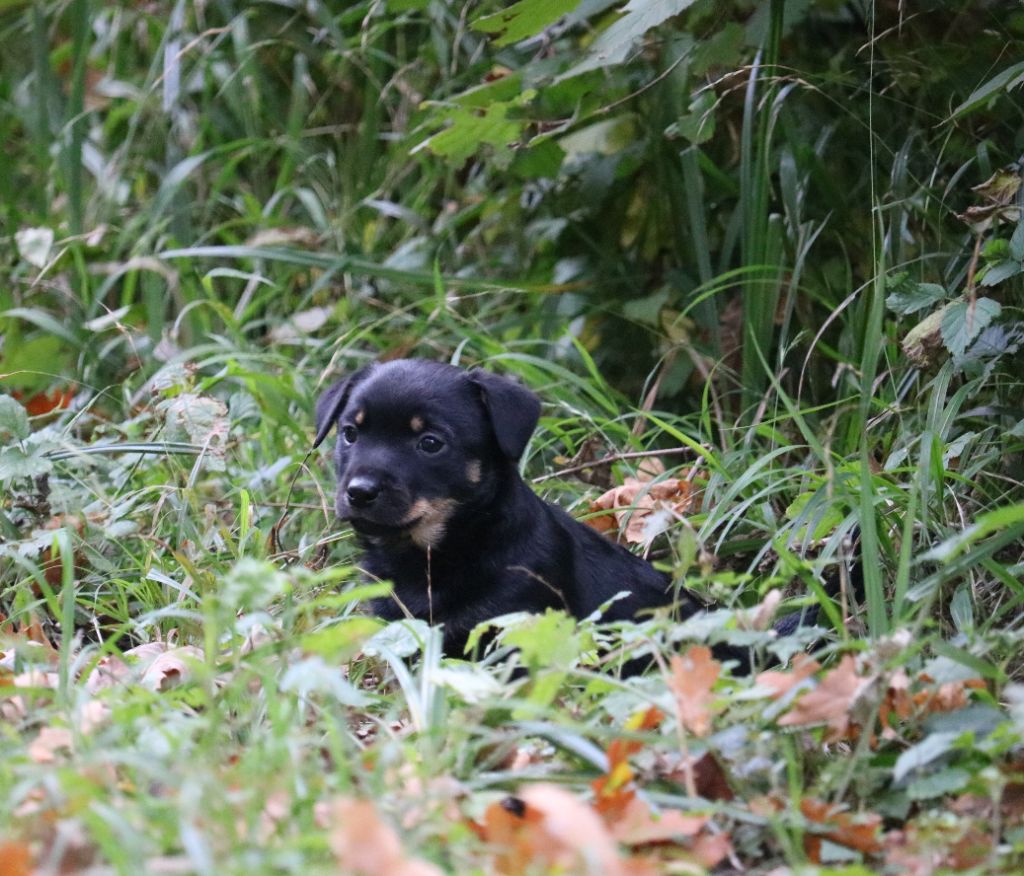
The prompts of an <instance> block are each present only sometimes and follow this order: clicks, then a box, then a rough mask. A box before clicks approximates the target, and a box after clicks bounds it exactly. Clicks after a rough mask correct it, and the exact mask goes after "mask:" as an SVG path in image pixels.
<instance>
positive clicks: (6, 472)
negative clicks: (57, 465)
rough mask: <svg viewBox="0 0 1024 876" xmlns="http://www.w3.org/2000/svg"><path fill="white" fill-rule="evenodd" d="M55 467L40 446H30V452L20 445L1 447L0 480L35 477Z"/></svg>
mask: <svg viewBox="0 0 1024 876" xmlns="http://www.w3.org/2000/svg"><path fill="white" fill-rule="evenodd" d="M52 468H53V463H52V462H50V460H49V459H47V458H46V457H45V456H44V455H43V454H42V453H41V452H40V450H39V448H38V447H32V448H29V450H28V452H26V451H24V450H22V449H21V448H20V447H4V448H3V449H0V481H10V480H14V479H16V478H35V477H39V475H44V474H46V473H47V472H49V471H50V470H51V469H52Z"/></svg>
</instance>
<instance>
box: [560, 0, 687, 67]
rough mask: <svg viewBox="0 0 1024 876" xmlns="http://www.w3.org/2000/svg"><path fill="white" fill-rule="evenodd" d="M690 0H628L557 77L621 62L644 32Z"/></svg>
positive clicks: (681, 9)
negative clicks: (582, 54)
mask: <svg viewBox="0 0 1024 876" xmlns="http://www.w3.org/2000/svg"><path fill="white" fill-rule="evenodd" d="M693 3H694V0H629V2H628V3H627V4H626V5H625V6H623V7H622V17H621V18H619V19H618V20H616V21H614V22H613V23H612V24H611V25H610V26H609V27H608V29H607V30H606V31H605V32H604V33H602V34H601V35H600V36H599V37H598V38H597V39H595V40H594V42H593V43H591V44H590V48H589V49H588V50H587V54H586V57H584V59H583V60H582V61H580V62H579V63H578V64H576V65H575V66H573V67H571V68H570V69H569V70H567V71H566V72H565V73H563V74H562V75H561V76H559V77H558V80H562V79H568V78H569V77H570V76H579V75H580V74H581V73H586V72H588V71H590V70H598V69H601V68H602V67H611V66H614V65H615V64H621V63H622V62H623V61H625V60H627V59H628V58H629V56H630V54H631V53H632V51H633V49H634V46H635V45H636V43H637V42H638V41H639V39H640V38H641V37H642V36H643V35H644V34H645V33H647V32H648V31H649V30H651V28H654V27H657V26H658V25H660V24H663V23H664V22H666V21H668V20H669V19H670V18H673V17H674V16H676V15H679V13H681V12H683V11H684V10H686V9H688V8H689V7H690V6H692V5H693ZM556 81H557V80H556Z"/></svg>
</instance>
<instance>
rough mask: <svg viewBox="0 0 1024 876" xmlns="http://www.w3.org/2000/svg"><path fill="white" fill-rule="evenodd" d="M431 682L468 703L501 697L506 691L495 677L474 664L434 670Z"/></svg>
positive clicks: (431, 673)
mask: <svg viewBox="0 0 1024 876" xmlns="http://www.w3.org/2000/svg"><path fill="white" fill-rule="evenodd" d="M430 680H431V681H433V682H434V683H436V684H441V685H444V686H445V687H447V688H448V689H449V690H453V691H455V693H457V694H458V695H459V696H460V697H461V698H462V699H463V700H465V701H466V702H467V703H478V702H481V701H482V700H488V699H493V698H495V697H500V696H501V694H502V692H503V690H504V688H503V687H502V685H501V683H500V682H499V681H498V680H497V679H496V678H495V677H494V676H493V675H491V674H490V673H489V672H487V671H486V670H484V669H480V668H479V667H477V666H476V665H474V664H466V665H461V666H454V665H449V666H443V667H439V668H436V669H432V670H431V672H430Z"/></svg>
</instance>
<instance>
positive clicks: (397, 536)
mask: <svg viewBox="0 0 1024 876" xmlns="http://www.w3.org/2000/svg"><path fill="white" fill-rule="evenodd" d="M457 507H458V503H457V502H456V501H455V500H454V499H449V498H442V499H417V500H416V501H415V502H413V503H412V505H411V506H410V507H409V508H408V509H407V510H406V511H405V512H404V513H402V514H401V515H398V519H397V520H396V519H395V517H394V516H392V515H390V514H388V515H380V514H374V515H372V516H370V515H368V514H359V513H356V512H354V511H353V510H352V509H351V508H348V507H339V508H338V517H339V518H340V519H342V520H345V521H347V522H348V523H349V524H350V525H351V526H352V528H353V529H354V530H355V531H356V534H357V535H359V536H362V537H364V538H366V539H369V540H370V541H373V542H375V543H385V542H389V541H411V542H412V543H413V544H414V545H416V547H418V548H421V549H422V550H426V549H427V548H435V547H437V546H438V545H439V544H440V543H441V542H442V541H443V540H444V537H445V533H446V532H447V530H448V521H449V520H450V519H451V516H452V515H453V514H454V513H455V509H456V508H457Z"/></svg>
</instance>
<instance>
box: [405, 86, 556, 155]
mask: <svg viewBox="0 0 1024 876" xmlns="http://www.w3.org/2000/svg"><path fill="white" fill-rule="evenodd" d="M535 94H536V92H534V91H525V92H523V93H522V94H521V95H520V96H519V97H518V98H517V99H516V100H514V101H510V102H507V103H504V102H498V103H493V104H491V105H490V106H487V107H484V108H470V107H463V106H459V107H455V108H454V109H453V110H452V111H451V113H450V114H449V116H448V127H447V128H445V129H444V130H443V131H440V132H439V133H437V134H434V135H433V136H432V137H428V138H427V139H426V140H424V141H423V142H422V143H419V144H418V145H417V146H415V147H414V148H413V149H412V152H413V153H415V152H418V151H419V150H420V149H424V148H426V149H429V150H430V151H431V152H433V153H434V154H435V155H440V156H442V157H444V158H447V159H448V160H449V161H451V162H452V163H453V164H462V163H463V162H465V161H466V160H467V159H468V158H470V157H471V156H473V155H474V154H475V153H476V151H477V150H478V149H479V148H480V147H481V146H482V145H484V144H487V145H489V146H493V147H494V148H495V149H496V150H498V151H499V152H507V151H508V150H509V145H510V144H512V143H514V142H516V141H517V140H520V139H521V138H522V133H523V129H524V127H525V126H526V122H527V120H526V119H514V118H509V112H510V111H512V110H513V109H517V108H518V107H519V106H521V105H522V104H525V103H527V102H529V101H530V100H532V99H533V97H534V96H535Z"/></svg>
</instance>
